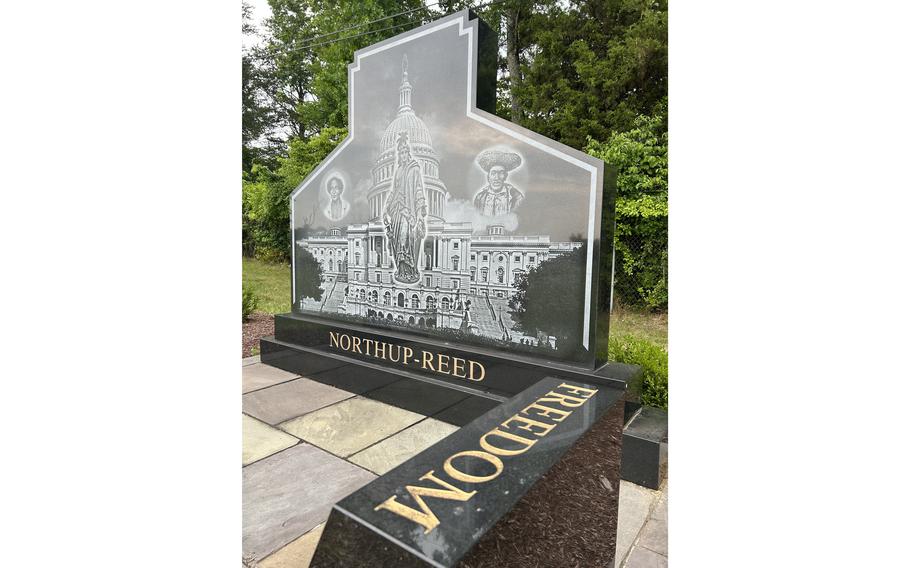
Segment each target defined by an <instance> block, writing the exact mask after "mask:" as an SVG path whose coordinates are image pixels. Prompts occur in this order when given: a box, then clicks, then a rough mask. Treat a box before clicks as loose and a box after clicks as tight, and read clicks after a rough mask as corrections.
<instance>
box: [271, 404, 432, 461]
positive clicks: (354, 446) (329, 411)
mask: <svg viewBox="0 0 910 568" xmlns="http://www.w3.org/2000/svg"><path fill="white" fill-rule="evenodd" d="M422 418H423V415H421V414H417V413H415V412H409V411H407V410H402V409H400V408H395V407H394V406H390V405H388V404H383V403H381V402H376V401H375V400H369V399H366V398H361V397H357V398H349V399H347V400H343V401H341V402H339V403H336V404H333V405H332V406H327V407H325V408H322V409H320V410H317V411H315V412H310V413H309V414H304V415H303V416H301V417H299V418H294V419H292V420H289V421H287V422H282V423H281V424H279V427H280V428H281V429H282V430H285V431H287V432H289V433H291V434H293V435H295V436H297V437H298V438H300V439H302V440H306V441H307V442H309V443H311V444H314V445H316V446H319V447H320V448H323V449H325V450H328V451H330V452H332V453H333V454H335V455H336V456H342V457H347V456H349V455H351V454H353V453H356V452H359V451H360V450H362V449H364V448H366V447H367V446H370V445H373V444H375V443H376V442H378V441H380V440H382V439H384V438H387V437H389V436H391V435H392V434H394V433H396V432H398V431H399V430H403V429H405V428H407V427H408V426H410V425H412V424H414V423H416V422H418V421H420V420H421V419H422Z"/></svg>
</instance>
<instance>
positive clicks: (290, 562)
mask: <svg viewBox="0 0 910 568" xmlns="http://www.w3.org/2000/svg"><path fill="white" fill-rule="evenodd" d="M324 528H325V523H322V524H321V525H319V526H318V527H316V528H315V529H313V530H311V531H310V532H308V533H306V534H305V535H303V536H302V537H300V538H298V539H297V540H295V541H294V542H292V543H290V544H288V545H287V546H285V547H284V548H282V549H281V550H279V551H277V552H275V553H274V554H272V555H270V556H269V557H268V558H266V559H265V560H263V561H262V562H260V563H259V568H307V566H309V565H310V560H312V559H313V553H315V552H316V545H317V544H319V537H320V536H322V529H324Z"/></svg>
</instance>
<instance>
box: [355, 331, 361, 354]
mask: <svg viewBox="0 0 910 568" xmlns="http://www.w3.org/2000/svg"><path fill="white" fill-rule="evenodd" d="M353 351H354V353H360V338H359V337H357V336H356V335H355V336H354V345H353ZM361 355H363V354H362V353H361Z"/></svg>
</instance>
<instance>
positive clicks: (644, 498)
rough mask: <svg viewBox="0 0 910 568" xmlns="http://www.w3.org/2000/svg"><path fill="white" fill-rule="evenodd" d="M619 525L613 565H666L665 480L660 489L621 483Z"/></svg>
mask: <svg viewBox="0 0 910 568" xmlns="http://www.w3.org/2000/svg"><path fill="white" fill-rule="evenodd" d="M624 493H625V495H624ZM619 525H620V526H619V531H618V532H619V534H618V537H617V543H616V566H620V567H622V568H666V566H667V565H668V554H667V482H666V481H664V484H663V486H662V487H661V489H660V491H652V490H650V489H647V488H645V487H641V486H638V485H635V484H632V483H628V482H626V481H623V482H621V485H620V488H619Z"/></svg>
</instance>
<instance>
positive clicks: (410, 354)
mask: <svg viewBox="0 0 910 568" xmlns="http://www.w3.org/2000/svg"><path fill="white" fill-rule="evenodd" d="M413 356H414V350H413V349H411V348H410V347H405V348H404V359H403V360H402V362H403V363H404V364H405V365H407V364H408V361H410V360H411V357H413Z"/></svg>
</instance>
